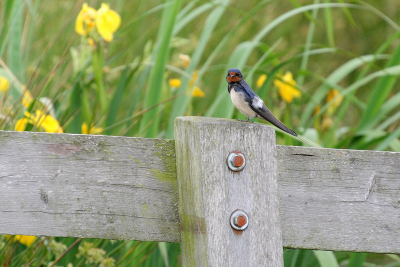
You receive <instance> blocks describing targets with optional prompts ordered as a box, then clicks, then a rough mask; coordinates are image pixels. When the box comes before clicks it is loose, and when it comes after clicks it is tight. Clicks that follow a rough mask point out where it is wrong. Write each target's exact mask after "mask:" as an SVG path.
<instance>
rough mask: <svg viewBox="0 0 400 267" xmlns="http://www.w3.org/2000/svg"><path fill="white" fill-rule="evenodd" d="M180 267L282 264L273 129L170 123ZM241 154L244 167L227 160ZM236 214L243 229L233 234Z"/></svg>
mask: <svg viewBox="0 0 400 267" xmlns="http://www.w3.org/2000/svg"><path fill="white" fill-rule="evenodd" d="M175 148H176V159H177V177H178V189H179V199H180V201H179V204H180V205H179V211H180V212H179V214H180V221H181V229H182V232H181V242H182V252H183V256H182V258H183V263H184V264H183V265H184V266H271V267H279V266H283V251H282V237H281V229H280V221H279V202H278V199H279V195H278V188H277V187H278V186H277V181H276V178H277V177H276V176H277V173H276V172H277V165H276V145H275V132H274V131H273V130H272V128H271V127H268V126H266V125H263V124H255V123H246V124H245V123H240V122H237V121H232V120H229V121H228V120H223V119H215V118H200V117H180V118H177V119H176V120H175ZM232 151H241V152H242V153H243V154H244V155H245V157H246V166H245V168H244V169H243V170H242V171H240V172H232V171H231V170H230V169H229V168H228V166H227V163H226V159H227V156H228V154H229V153H230V152H232ZM237 209H240V210H242V211H244V212H246V213H247V214H248V216H249V226H248V228H247V229H245V230H244V231H242V232H240V231H236V230H234V229H232V227H231V225H230V222H229V220H230V217H231V214H232V213H233V212H234V211H235V210H237Z"/></svg>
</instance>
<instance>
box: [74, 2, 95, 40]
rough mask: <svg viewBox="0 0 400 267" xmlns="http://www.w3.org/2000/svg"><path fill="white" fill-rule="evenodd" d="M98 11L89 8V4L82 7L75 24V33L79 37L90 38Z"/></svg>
mask: <svg viewBox="0 0 400 267" xmlns="http://www.w3.org/2000/svg"><path fill="white" fill-rule="evenodd" d="M95 20H96V9H94V8H93V7H90V6H88V4H87V3H84V4H83V5H82V10H81V11H80V12H79V14H78V17H77V18H76V22H75V31H76V32H77V33H78V34H79V35H83V36H85V37H86V36H88V35H89V33H90V32H91V31H92V29H93V28H94V26H95Z"/></svg>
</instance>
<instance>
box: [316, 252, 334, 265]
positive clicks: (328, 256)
mask: <svg viewBox="0 0 400 267" xmlns="http://www.w3.org/2000/svg"><path fill="white" fill-rule="evenodd" d="M314 255H315V257H317V259H318V262H319V264H320V266H321V267H339V263H338V262H337V260H336V257H335V254H334V253H333V252H332V251H321V250H315V251H314Z"/></svg>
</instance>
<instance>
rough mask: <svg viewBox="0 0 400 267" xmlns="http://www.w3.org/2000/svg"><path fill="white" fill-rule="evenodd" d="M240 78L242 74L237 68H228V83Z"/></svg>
mask: <svg viewBox="0 0 400 267" xmlns="http://www.w3.org/2000/svg"><path fill="white" fill-rule="evenodd" d="M242 79H243V75H242V73H241V72H240V70H239V69H230V70H228V75H227V76H226V80H227V81H228V83H236V82H240V81H241V80H242Z"/></svg>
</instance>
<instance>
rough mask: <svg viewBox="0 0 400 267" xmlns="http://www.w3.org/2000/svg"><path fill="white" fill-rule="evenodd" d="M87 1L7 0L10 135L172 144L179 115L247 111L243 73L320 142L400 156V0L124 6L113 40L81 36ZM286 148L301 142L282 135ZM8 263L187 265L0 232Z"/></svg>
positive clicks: (3, 69)
mask: <svg viewBox="0 0 400 267" xmlns="http://www.w3.org/2000/svg"><path fill="white" fill-rule="evenodd" d="M86 2H87V4H88V5H89V6H90V7H93V8H94V9H96V10H97V9H100V7H101V4H102V1H94V0H89V1H86ZM83 4H84V1H82V0H79V1H72V0H60V1H51V0H5V1H1V2H0V89H1V90H0V91H1V102H0V129H1V130H34V131H48V132H66V133H91V134H107V135H120V136H136V137H159V138H170V139H173V137H174V136H173V121H174V118H175V117H177V116H183V115H195V116H214V117H225V118H240V119H244V118H245V117H244V116H243V115H241V114H240V113H239V112H238V111H236V110H235V109H234V107H233V105H232V104H231V102H230V98H229V95H228V93H227V90H226V89H227V83H226V81H225V76H226V72H227V70H228V69H229V68H231V67H237V68H240V69H241V70H242V73H243V74H244V77H245V80H246V81H247V82H248V83H249V84H250V85H251V86H252V88H253V89H254V90H255V91H256V92H257V93H258V94H259V95H260V96H261V97H262V98H263V100H264V102H265V103H266V104H267V106H268V107H269V108H270V109H271V110H272V112H273V113H274V114H275V115H276V116H277V117H278V118H279V119H280V120H282V121H283V122H285V124H286V125H288V126H289V127H291V128H293V129H295V130H296V132H298V133H299V134H300V135H302V136H303V137H304V138H305V139H307V140H308V141H309V142H310V143H311V144H313V145H315V146H321V147H331V148H345V149H371V150H391V151H400V141H399V136H400V127H399V124H400V123H399V122H400V120H399V118H400V111H399V109H398V107H399V106H400V105H399V104H400V90H399V81H398V79H397V77H398V75H399V74H400V43H399V37H400V25H399V21H400V1H398V0H383V1H382V0H369V1H350V0H349V1H344V0H337V1H331V0H314V1H312V0H283V1H281V0H264V1H257V0H247V1H237V0H216V1H187V0H166V1H160V0H146V1H126V0H114V1H110V2H108V4H109V8H110V9H111V10H115V11H116V12H117V13H118V14H119V15H120V17H121V24H120V26H119V27H118V29H117V31H116V32H115V34H114V38H113V39H112V41H109V42H106V41H104V40H102V37H101V36H100V35H99V34H98V33H96V30H93V32H92V33H90V34H87V35H83V36H82V35H79V34H78V33H77V32H76V30H75V22H76V19H77V17H78V14H79V13H80V11H81V9H82V6H83ZM89 37H90V38H89ZM1 77H2V78H1ZM277 142H278V143H279V144H285V145H302V143H301V142H300V141H298V140H297V139H293V138H291V137H289V136H287V135H285V134H283V133H281V132H277ZM67 248H68V249H67ZM284 256H285V266H288V267H289V266H290V267H294V266H323V267H324V266H352V267H354V266H399V265H400V257H399V256H397V255H378V254H366V253H347V252H336V253H333V252H321V251H307V250H286V251H285V253H284ZM0 264H1V265H3V266H177V265H179V264H180V248H179V244H166V243H154V242H138V241H109V240H81V239H73V238H53V237H51V238H48V237H38V238H34V237H32V238H29V237H18V236H17V237H14V238H13V237H8V236H1V237H0Z"/></svg>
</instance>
